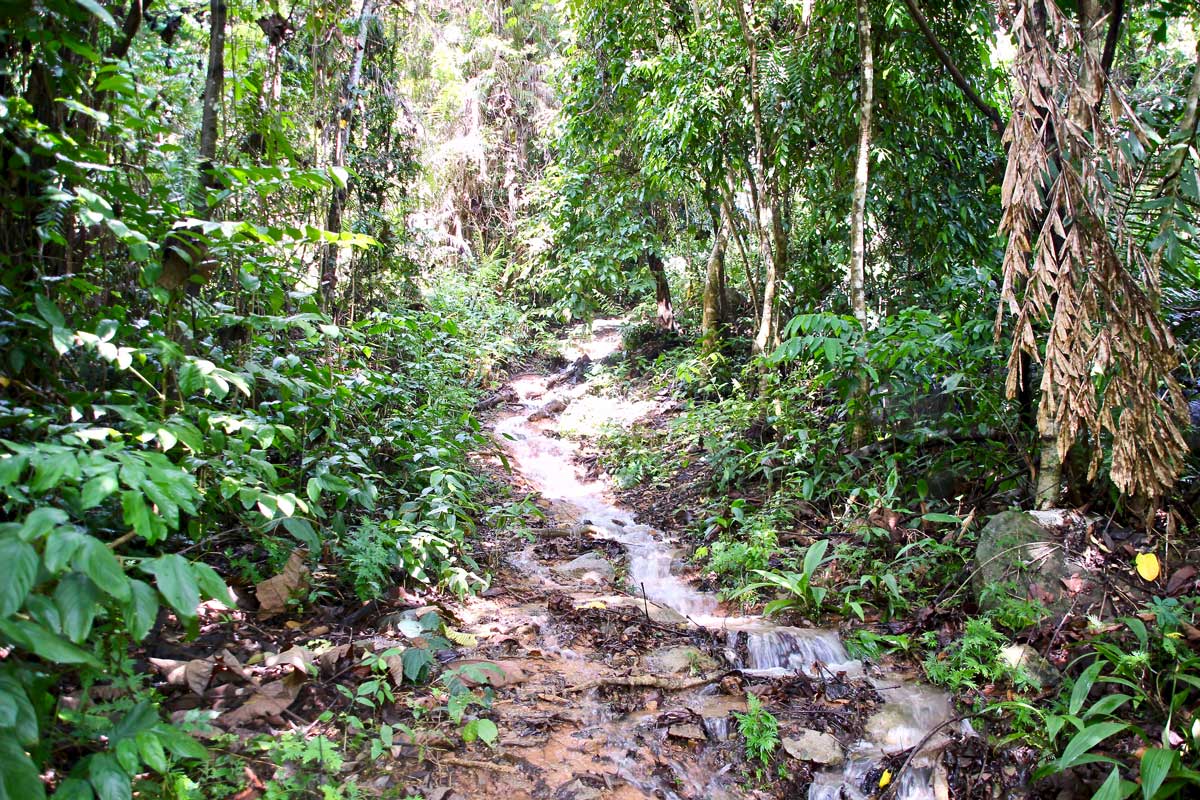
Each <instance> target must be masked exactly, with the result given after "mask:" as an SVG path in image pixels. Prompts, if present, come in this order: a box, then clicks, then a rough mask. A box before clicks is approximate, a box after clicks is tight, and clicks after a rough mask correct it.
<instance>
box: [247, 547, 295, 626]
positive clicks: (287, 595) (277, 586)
mask: <svg viewBox="0 0 1200 800" xmlns="http://www.w3.org/2000/svg"><path fill="white" fill-rule="evenodd" d="M307 583H308V567H306V566H305V565H304V558H303V556H301V555H300V553H299V552H295V553H292V555H291V558H289V559H288V561H287V564H285V565H284V567H283V572H281V573H279V574H278V575H276V576H275V577H273V578H268V579H267V580H265V581H262V582H261V583H259V584H258V585H257V586H256V587H255V593H256V594H257V595H258V606H259V610H258V615H259V617H261V618H262V619H266V618H268V617H273V616H275V615H276V614H282V613H283V612H284V611H286V610H287V602H288V600H290V599H291V597H292V595H293V594H295V593H296V592H298V591H300V590H301V589H303V588H304V586H305V585H306V584H307Z"/></svg>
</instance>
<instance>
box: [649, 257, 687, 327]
mask: <svg viewBox="0 0 1200 800" xmlns="http://www.w3.org/2000/svg"><path fill="white" fill-rule="evenodd" d="M646 266H648V267H649V268H650V274H651V275H652V276H653V277H654V299H655V301H656V302H657V304H658V317H657V320H656V323H657V325H658V329H659V330H663V331H671V332H676V331H678V330H679V323H678V322H677V321H676V320H675V308H674V306H672V305H671V284H670V283H668V282H667V271H666V269H665V268H664V267H663V261H662V259H661V258H659V256H658V253H655V252H654V251H653V250H648V251H646Z"/></svg>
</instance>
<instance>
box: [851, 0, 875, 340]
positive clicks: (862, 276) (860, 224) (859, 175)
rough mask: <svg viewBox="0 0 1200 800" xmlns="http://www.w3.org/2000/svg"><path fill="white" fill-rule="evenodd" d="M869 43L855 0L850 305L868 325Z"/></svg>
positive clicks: (866, 20)
mask: <svg viewBox="0 0 1200 800" xmlns="http://www.w3.org/2000/svg"><path fill="white" fill-rule="evenodd" d="M872 50H873V47H872V44H871V8H870V3H869V0H858V57H859V61H860V62H861V64H862V71H861V80H860V82H859V87H858V159H857V161H856V162H855V167H854V202H853V205H852V207H851V209H850V276H849V278H850V280H849V284H850V308H851V310H852V311H853V312H854V317H855V319H857V320H858V321H859V324H861V325H862V326H863V327H866V324H867V291H866V261H867V245H866V233H865V232H866V222H867V220H866V217H867V182H868V180H869V178H870V169H871V111H872V108H873V107H874V105H875V61H874V56H873V53H872Z"/></svg>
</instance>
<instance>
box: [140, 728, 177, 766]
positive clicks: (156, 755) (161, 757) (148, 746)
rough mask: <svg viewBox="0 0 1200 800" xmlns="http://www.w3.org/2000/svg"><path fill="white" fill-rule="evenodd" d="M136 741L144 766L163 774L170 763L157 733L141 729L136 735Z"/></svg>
mask: <svg viewBox="0 0 1200 800" xmlns="http://www.w3.org/2000/svg"><path fill="white" fill-rule="evenodd" d="M136 741H137V746H138V752H139V753H140V754H141V756H142V761H144V762H145V763H146V766H148V767H149V768H150V769H152V770H154V771H155V772H158V773H160V774H165V773H166V771H167V769H168V768H169V767H170V764H169V763H168V761H167V751H166V750H164V749H163V745H162V742H161V741H159V739H158V735H157V734H155V733H153V732H152V731H142V732H141V733H139V734H138V735H137V737H136Z"/></svg>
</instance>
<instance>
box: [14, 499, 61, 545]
mask: <svg viewBox="0 0 1200 800" xmlns="http://www.w3.org/2000/svg"><path fill="white" fill-rule="evenodd" d="M66 522H67V512H65V511H63V510H62V509H61V508H51V507H50V506H41V507H39V508H35V509H34V510H33V511H30V512H29V513H28V514H26V515H25V519H24V520H22V521H21V530H20V532H19V533H18V534H17V535H18V536H20V537H21V540H22V541H26V542H32V541H34V540H35V539H40V538H42V537H43V536H45V535H46V534H48V533H50V531H52V530H54V529H55V528H56V527H58V526H59V525H64V524H66Z"/></svg>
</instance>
